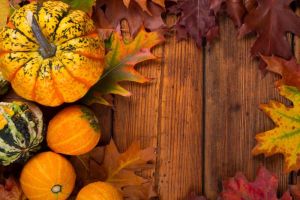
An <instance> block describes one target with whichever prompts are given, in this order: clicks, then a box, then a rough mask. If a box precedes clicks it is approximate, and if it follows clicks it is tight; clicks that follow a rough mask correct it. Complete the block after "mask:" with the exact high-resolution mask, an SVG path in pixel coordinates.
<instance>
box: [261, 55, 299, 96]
mask: <svg viewBox="0 0 300 200" xmlns="http://www.w3.org/2000/svg"><path fill="white" fill-rule="evenodd" d="M261 58H262V59H263V61H264V62H265V63H266V64H267V68H266V69H267V70H269V71H271V72H274V73H276V74H279V75H281V77H282V79H281V80H279V81H278V82H277V84H278V85H288V86H295V87H297V88H298V89H299V90H300V65H299V64H298V63H297V60H296V58H292V59H290V60H285V59H282V58H279V57H276V56H270V57H268V56H261Z"/></svg>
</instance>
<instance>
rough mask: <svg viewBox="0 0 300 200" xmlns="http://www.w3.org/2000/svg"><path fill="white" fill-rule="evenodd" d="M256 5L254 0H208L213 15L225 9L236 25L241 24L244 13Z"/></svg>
mask: <svg viewBox="0 0 300 200" xmlns="http://www.w3.org/2000/svg"><path fill="white" fill-rule="evenodd" d="M256 6H257V2H256V0H211V2H210V8H211V9H212V10H213V11H214V13H215V15H219V13H222V12H223V10H225V11H226V14H227V15H228V16H229V17H230V18H231V19H232V21H233V23H234V25H235V26H237V27H240V26H241V25H242V24H243V20H244V17H245V15H246V14H247V13H248V12H250V11H252V10H253V9H255V8H256Z"/></svg>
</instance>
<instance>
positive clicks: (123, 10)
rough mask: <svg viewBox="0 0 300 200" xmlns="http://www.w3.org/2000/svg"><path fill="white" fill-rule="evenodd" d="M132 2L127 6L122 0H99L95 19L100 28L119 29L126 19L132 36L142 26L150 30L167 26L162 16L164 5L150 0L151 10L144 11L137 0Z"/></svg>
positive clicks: (149, 7)
mask: <svg viewBox="0 0 300 200" xmlns="http://www.w3.org/2000/svg"><path fill="white" fill-rule="evenodd" d="M130 2H131V3H130V4H129V6H128V8H127V7H126V6H125V5H124V3H123V1H122V0H109V1H107V0H97V3H96V8H95V12H94V15H93V18H94V21H95V22H96V24H97V25H98V26H99V28H100V29H112V28H113V29H117V28H118V27H120V22H121V21H122V20H124V19H125V20H126V21H127V22H128V26H129V30H130V33H131V35H132V36H136V35H137V34H138V32H139V30H140V29H141V28H142V27H145V28H146V29H147V30H150V31H155V30H158V29H163V28H166V25H165V23H164V21H163V20H162V16H161V15H162V13H163V12H164V8H163V7H161V6H160V5H158V4H156V3H153V2H152V1H148V3H147V10H148V11H149V12H144V11H143V10H142V9H141V7H140V6H139V4H138V3H136V1H130Z"/></svg>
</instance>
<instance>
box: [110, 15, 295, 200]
mask: <svg viewBox="0 0 300 200" xmlns="http://www.w3.org/2000/svg"><path fill="white" fill-rule="evenodd" d="M171 20H172V19H171ZM220 25H221V30H220V31H221V38H220V40H219V41H216V42H215V43H214V44H212V46H211V48H210V49H208V48H206V49H203V50H200V49H198V48H197V47H196V45H195V43H194V42H192V41H183V42H179V43H178V42H176V39H175V37H171V38H168V39H167V41H166V43H165V44H163V45H161V46H160V47H159V48H156V49H155V50H154V53H155V54H156V55H157V56H158V57H160V59H159V60H157V61H152V62H148V63H145V64H143V65H141V66H139V71H140V72H141V73H142V74H144V75H146V76H148V77H152V78H154V81H153V82H152V83H150V84H146V85H138V84H125V87H127V88H128V89H129V90H130V91H132V93H133V94H134V95H133V96H132V97H130V98H124V97H116V98H115V99H114V104H115V109H114V110H113V111H112V112H109V111H106V113H107V114H105V116H106V117H105V120H104V122H105V123H107V126H109V128H107V129H106V130H105V131H107V132H111V133H112V135H113V137H114V139H115V141H116V143H117V145H118V147H119V148H120V149H121V150H124V149H126V148H127V147H128V146H129V145H130V144H131V142H132V141H134V140H140V141H141V144H142V146H143V147H146V146H149V145H153V146H155V147H157V160H156V161H157V162H156V168H155V170H153V171H152V172H150V173H147V174H146V175H148V176H154V179H155V185H156V189H157V190H158V192H159V196H160V199H162V200H177V199H180V200H181V199H185V196H186V195H187V194H188V193H189V192H190V191H195V192H196V193H198V194H205V195H206V196H207V197H208V198H209V199H211V200H214V199H216V197H217V193H218V192H219V191H220V183H221V180H222V179H226V178H227V177H229V176H233V175H234V174H235V172H237V171H243V172H244V173H245V175H246V176H247V177H248V178H249V179H250V180H253V179H254V176H255V173H256V171H257V168H258V167H259V166H260V165H261V164H264V165H266V166H267V168H268V169H269V170H271V171H272V172H274V173H276V174H277V176H278V177H279V180H280V182H279V188H280V190H279V191H280V192H283V191H284V190H286V189H287V186H288V183H289V182H288V181H289V175H288V174H283V172H282V171H283V170H282V169H283V161H282V157H281V156H278V155H276V156H272V157H270V158H264V157H263V156H257V157H253V156H252V155H251V149H252V148H253V147H254V145H255V139H254V136H255V134H257V133H259V132H263V131H265V130H268V129H270V128H273V126H274V125H273V123H272V122H271V120H270V119H269V118H268V117H267V116H266V115H265V114H264V113H263V112H262V111H260V110H259V108H258V106H259V104H260V103H266V102H268V101H269V100H271V99H275V100H279V101H284V102H286V100H284V99H283V98H282V97H280V96H279V95H278V93H277V91H276V89H275V87H274V82H275V80H276V79H278V77H277V76H275V75H274V74H267V75H266V76H263V75H262V73H261V72H260V71H259V69H258V63H256V62H255V61H253V60H252V59H251V57H250V47H251V45H252V43H253V41H254V39H253V38H247V39H242V40H237V39H236V30H235V28H234V26H233V24H232V23H231V22H230V21H229V20H227V19H223V20H222V21H221V23H220ZM299 43H300V42H298V44H297V45H298V49H299V48H300V46H299ZM297 45H296V46H297ZM298 52H299V50H298ZM105 126H106V125H105Z"/></svg>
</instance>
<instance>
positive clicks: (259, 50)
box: [239, 0, 300, 59]
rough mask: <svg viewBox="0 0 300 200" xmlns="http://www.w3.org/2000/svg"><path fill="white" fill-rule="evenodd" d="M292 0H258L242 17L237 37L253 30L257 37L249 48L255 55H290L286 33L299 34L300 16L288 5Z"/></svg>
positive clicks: (287, 56) (286, 56) (289, 56)
mask: <svg viewBox="0 0 300 200" xmlns="http://www.w3.org/2000/svg"><path fill="white" fill-rule="evenodd" d="M292 1H293V0H276V1H274V0H260V1H257V2H258V6H257V7H256V8H255V9H253V10H252V11H251V12H250V13H249V14H247V16H246V17H245V19H244V24H243V25H242V26H241V28H240V30H239V37H243V36H245V35H247V34H248V33H251V32H255V33H256V34H257V39H256V41H255V43H254V44H253V46H252V48H251V54H252V55H253V56H255V57H257V56H259V55H260V54H263V55H266V56H271V55H275V56H280V57H283V58H285V59H290V58H291V57H292V55H293V54H292V50H291V47H290V42H289V40H288V38H287V33H288V32H291V33H294V34H296V35H300V17H298V16H297V15H296V14H295V13H294V12H293V11H292V10H291V8H290V7H289V5H290V4H291V2H292Z"/></svg>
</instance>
